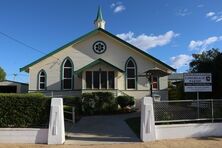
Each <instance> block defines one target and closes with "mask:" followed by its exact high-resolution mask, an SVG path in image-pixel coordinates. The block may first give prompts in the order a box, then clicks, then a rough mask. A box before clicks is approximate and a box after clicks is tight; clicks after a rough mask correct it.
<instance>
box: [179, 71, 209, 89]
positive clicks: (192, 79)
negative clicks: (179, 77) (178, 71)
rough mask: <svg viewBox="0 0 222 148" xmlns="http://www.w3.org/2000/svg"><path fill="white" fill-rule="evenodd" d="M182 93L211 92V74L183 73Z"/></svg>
mask: <svg viewBox="0 0 222 148" xmlns="http://www.w3.org/2000/svg"><path fill="white" fill-rule="evenodd" d="M183 78H184V92H212V76H211V73H184V75H183Z"/></svg>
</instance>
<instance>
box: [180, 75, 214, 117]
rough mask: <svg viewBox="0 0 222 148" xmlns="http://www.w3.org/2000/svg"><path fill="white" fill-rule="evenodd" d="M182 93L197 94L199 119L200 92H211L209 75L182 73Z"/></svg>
mask: <svg viewBox="0 0 222 148" xmlns="http://www.w3.org/2000/svg"><path fill="white" fill-rule="evenodd" d="M183 78H184V92H196V93H197V109H198V110H197V116H198V118H199V117H200V110H199V108H200V102H199V93H200V92H212V76H211V73H184V75H183Z"/></svg>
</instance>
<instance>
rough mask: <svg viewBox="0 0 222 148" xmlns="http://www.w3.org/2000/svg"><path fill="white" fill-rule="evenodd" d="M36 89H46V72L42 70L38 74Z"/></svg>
mask: <svg viewBox="0 0 222 148" xmlns="http://www.w3.org/2000/svg"><path fill="white" fill-rule="evenodd" d="M38 89H39V90H46V73H45V71H44V70H41V71H40V72H39V74H38Z"/></svg>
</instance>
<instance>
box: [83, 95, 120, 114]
mask: <svg viewBox="0 0 222 148" xmlns="http://www.w3.org/2000/svg"><path fill="white" fill-rule="evenodd" d="M117 109H118V106H117V103H116V101H115V98H114V96H113V94H112V93H110V92H93V93H84V94H82V111H83V113H84V114H86V115H93V114H104V113H112V112H115V111H116V110H117Z"/></svg>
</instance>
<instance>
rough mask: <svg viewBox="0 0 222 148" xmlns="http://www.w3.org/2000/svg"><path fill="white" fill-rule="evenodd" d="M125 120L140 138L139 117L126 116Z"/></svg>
mask: <svg viewBox="0 0 222 148" xmlns="http://www.w3.org/2000/svg"><path fill="white" fill-rule="evenodd" d="M125 121H126V123H127V124H128V126H129V127H130V128H131V130H132V131H133V132H134V133H135V134H136V135H137V137H138V138H140V117H133V118H128V119H126V120H125Z"/></svg>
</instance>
